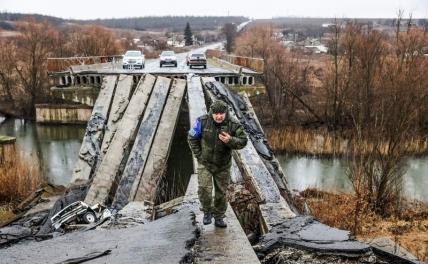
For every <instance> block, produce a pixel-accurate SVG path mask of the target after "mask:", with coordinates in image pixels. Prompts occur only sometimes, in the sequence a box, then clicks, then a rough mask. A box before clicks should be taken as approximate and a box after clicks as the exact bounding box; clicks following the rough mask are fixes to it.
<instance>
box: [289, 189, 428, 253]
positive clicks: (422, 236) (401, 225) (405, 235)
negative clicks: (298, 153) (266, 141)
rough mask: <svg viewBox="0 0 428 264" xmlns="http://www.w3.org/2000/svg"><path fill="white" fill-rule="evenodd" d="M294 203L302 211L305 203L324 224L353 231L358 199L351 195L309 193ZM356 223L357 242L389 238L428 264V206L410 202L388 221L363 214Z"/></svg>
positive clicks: (365, 211) (314, 190) (388, 218)
mask: <svg viewBox="0 0 428 264" xmlns="http://www.w3.org/2000/svg"><path fill="white" fill-rule="evenodd" d="M295 201H296V204H297V205H298V207H299V208H300V209H301V210H302V211H303V208H304V203H306V204H307V208H309V210H310V213H311V214H312V215H313V216H314V217H315V218H316V219H318V220H319V221H320V222H322V223H324V224H327V225H329V226H333V227H336V228H340V229H344V230H352V229H353V228H354V224H355V217H354V216H355V208H356V207H355V205H356V199H355V197H354V195H352V194H335V193H331V192H323V191H318V190H316V189H306V190H305V191H302V192H300V193H299V194H298V195H297V196H295ZM357 220H358V225H359V227H358V232H357V233H356V238H357V239H358V240H361V241H365V242H368V243H370V242H371V241H373V240H374V239H376V238H388V239H390V240H391V241H394V242H396V243H398V244H399V245H400V246H401V247H403V248H405V249H406V250H408V251H409V252H410V253H411V254H413V255H414V256H415V257H416V258H417V259H419V260H421V261H428V243H427V241H428V203H422V202H417V201H410V200H407V201H405V202H403V206H402V208H400V210H398V211H397V212H395V214H394V215H391V216H390V217H387V218H382V217H381V216H379V215H376V214H374V213H372V212H371V211H369V210H363V211H361V213H360V217H359V218H358V219H357Z"/></svg>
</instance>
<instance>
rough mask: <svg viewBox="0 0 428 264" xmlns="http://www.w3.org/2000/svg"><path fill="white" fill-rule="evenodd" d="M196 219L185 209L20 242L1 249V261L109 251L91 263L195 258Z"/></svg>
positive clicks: (54, 258)
mask: <svg viewBox="0 0 428 264" xmlns="http://www.w3.org/2000/svg"><path fill="white" fill-rule="evenodd" d="M193 221H194V215H193V213H192V212H191V211H190V210H185V209H183V210H181V211H180V212H178V213H175V214H172V215H168V216H166V217H163V218H161V219H159V220H156V221H154V222H150V223H147V224H144V225H138V226H134V227H129V228H122V229H111V230H108V229H102V230H90V231H86V232H74V233H70V234H66V235H64V236H60V237H56V238H53V239H50V240H45V241H41V242H38V243H27V244H25V245H23V244H17V245H14V246H12V247H9V248H4V249H0V256H1V259H0V263H33V264H38V263H61V262H63V261H66V260H69V259H72V258H79V257H83V256H86V255H88V254H90V253H93V252H104V251H106V250H111V252H110V254H109V255H106V256H103V257H100V258H97V259H93V260H91V263H120V264H121V263H165V264H170V263H178V262H180V261H181V260H184V259H186V260H190V261H192V254H191V251H190V246H192V245H193V242H194V241H195V240H196V238H197V235H198V231H197V227H196V226H195V225H194V224H193ZM177 223H180V224H179V225H177ZM165 250H167V254H166V253H165Z"/></svg>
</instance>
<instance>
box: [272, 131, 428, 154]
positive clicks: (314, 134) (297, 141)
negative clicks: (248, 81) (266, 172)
mask: <svg viewBox="0 0 428 264" xmlns="http://www.w3.org/2000/svg"><path fill="white" fill-rule="evenodd" d="M266 133H267V137H268V141H269V144H270V146H271V147H272V149H273V150H274V152H275V153H277V154H281V153H288V154H304V155H314V156H320V157H333V156H336V157H337V156H345V155H346V154H347V153H348V151H349V150H350V148H351V146H352V144H353V140H352V139H349V138H344V137H340V136H335V135H334V134H332V133H329V132H327V131H326V130H321V129H320V130H305V129H303V128H299V127H287V128H270V129H266ZM362 144H363V146H362V147H361V148H360V149H362V150H363V151H364V152H366V153H368V152H369V151H370V150H371V149H373V144H372V143H371V142H369V141H363V143H362ZM405 144H406V149H407V152H408V155H410V156H423V155H427V154H428V139H427V138H410V139H407V140H406V142H405ZM380 149H382V150H383V152H386V144H384V145H383V146H381V148H380ZM363 154H364V153H363Z"/></svg>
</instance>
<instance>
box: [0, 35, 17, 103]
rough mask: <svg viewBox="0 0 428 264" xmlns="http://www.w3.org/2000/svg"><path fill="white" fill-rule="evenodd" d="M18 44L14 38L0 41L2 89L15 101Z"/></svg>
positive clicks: (0, 78) (8, 98)
mask: <svg viewBox="0 0 428 264" xmlns="http://www.w3.org/2000/svg"><path fill="white" fill-rule="evenodd" d="M15 55H16V45H15V43H14V42H13V41H12V40H7V39H6V40H1V41H0V61H1V63H0V84H1V87H0V88H1V91H2V92H3V93H4V95H5V96H6V98H7V100H8V101H9V102H12V103H13V102H14V96H13V94H14V93H15V94H16V91H14V89H16V84H17V79H16V74H14V68H15V64H16V61H15Z"/></svg>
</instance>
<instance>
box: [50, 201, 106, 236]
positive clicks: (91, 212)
mask: <svg viewBox="0 0 428 264" xmlns="http://www.w3.org/2000/svg"><path fill="white" fill-rule="evenodd" d="M101 209H102V206H101V205H99V204H95V205H94V206H92V207H91V206H89V205H87V204H86V203H84V202H82V201H77V202H74V203H72V204H69V205H68V206H66V207H64V209H62V210H61V211H59V212H58V213H56V214H55V215H54V216H52V217H51V222H52V226H53V228H54V229H55V230H56V229H58V228H60V227H61V226H62V225H63V224H68V223H71V222H73V221H77V222H79V223H84V224H92V223H95V222H96V221H97V220H98V217H97V212H98V213H99V212H100V211H101Z"/></svg>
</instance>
